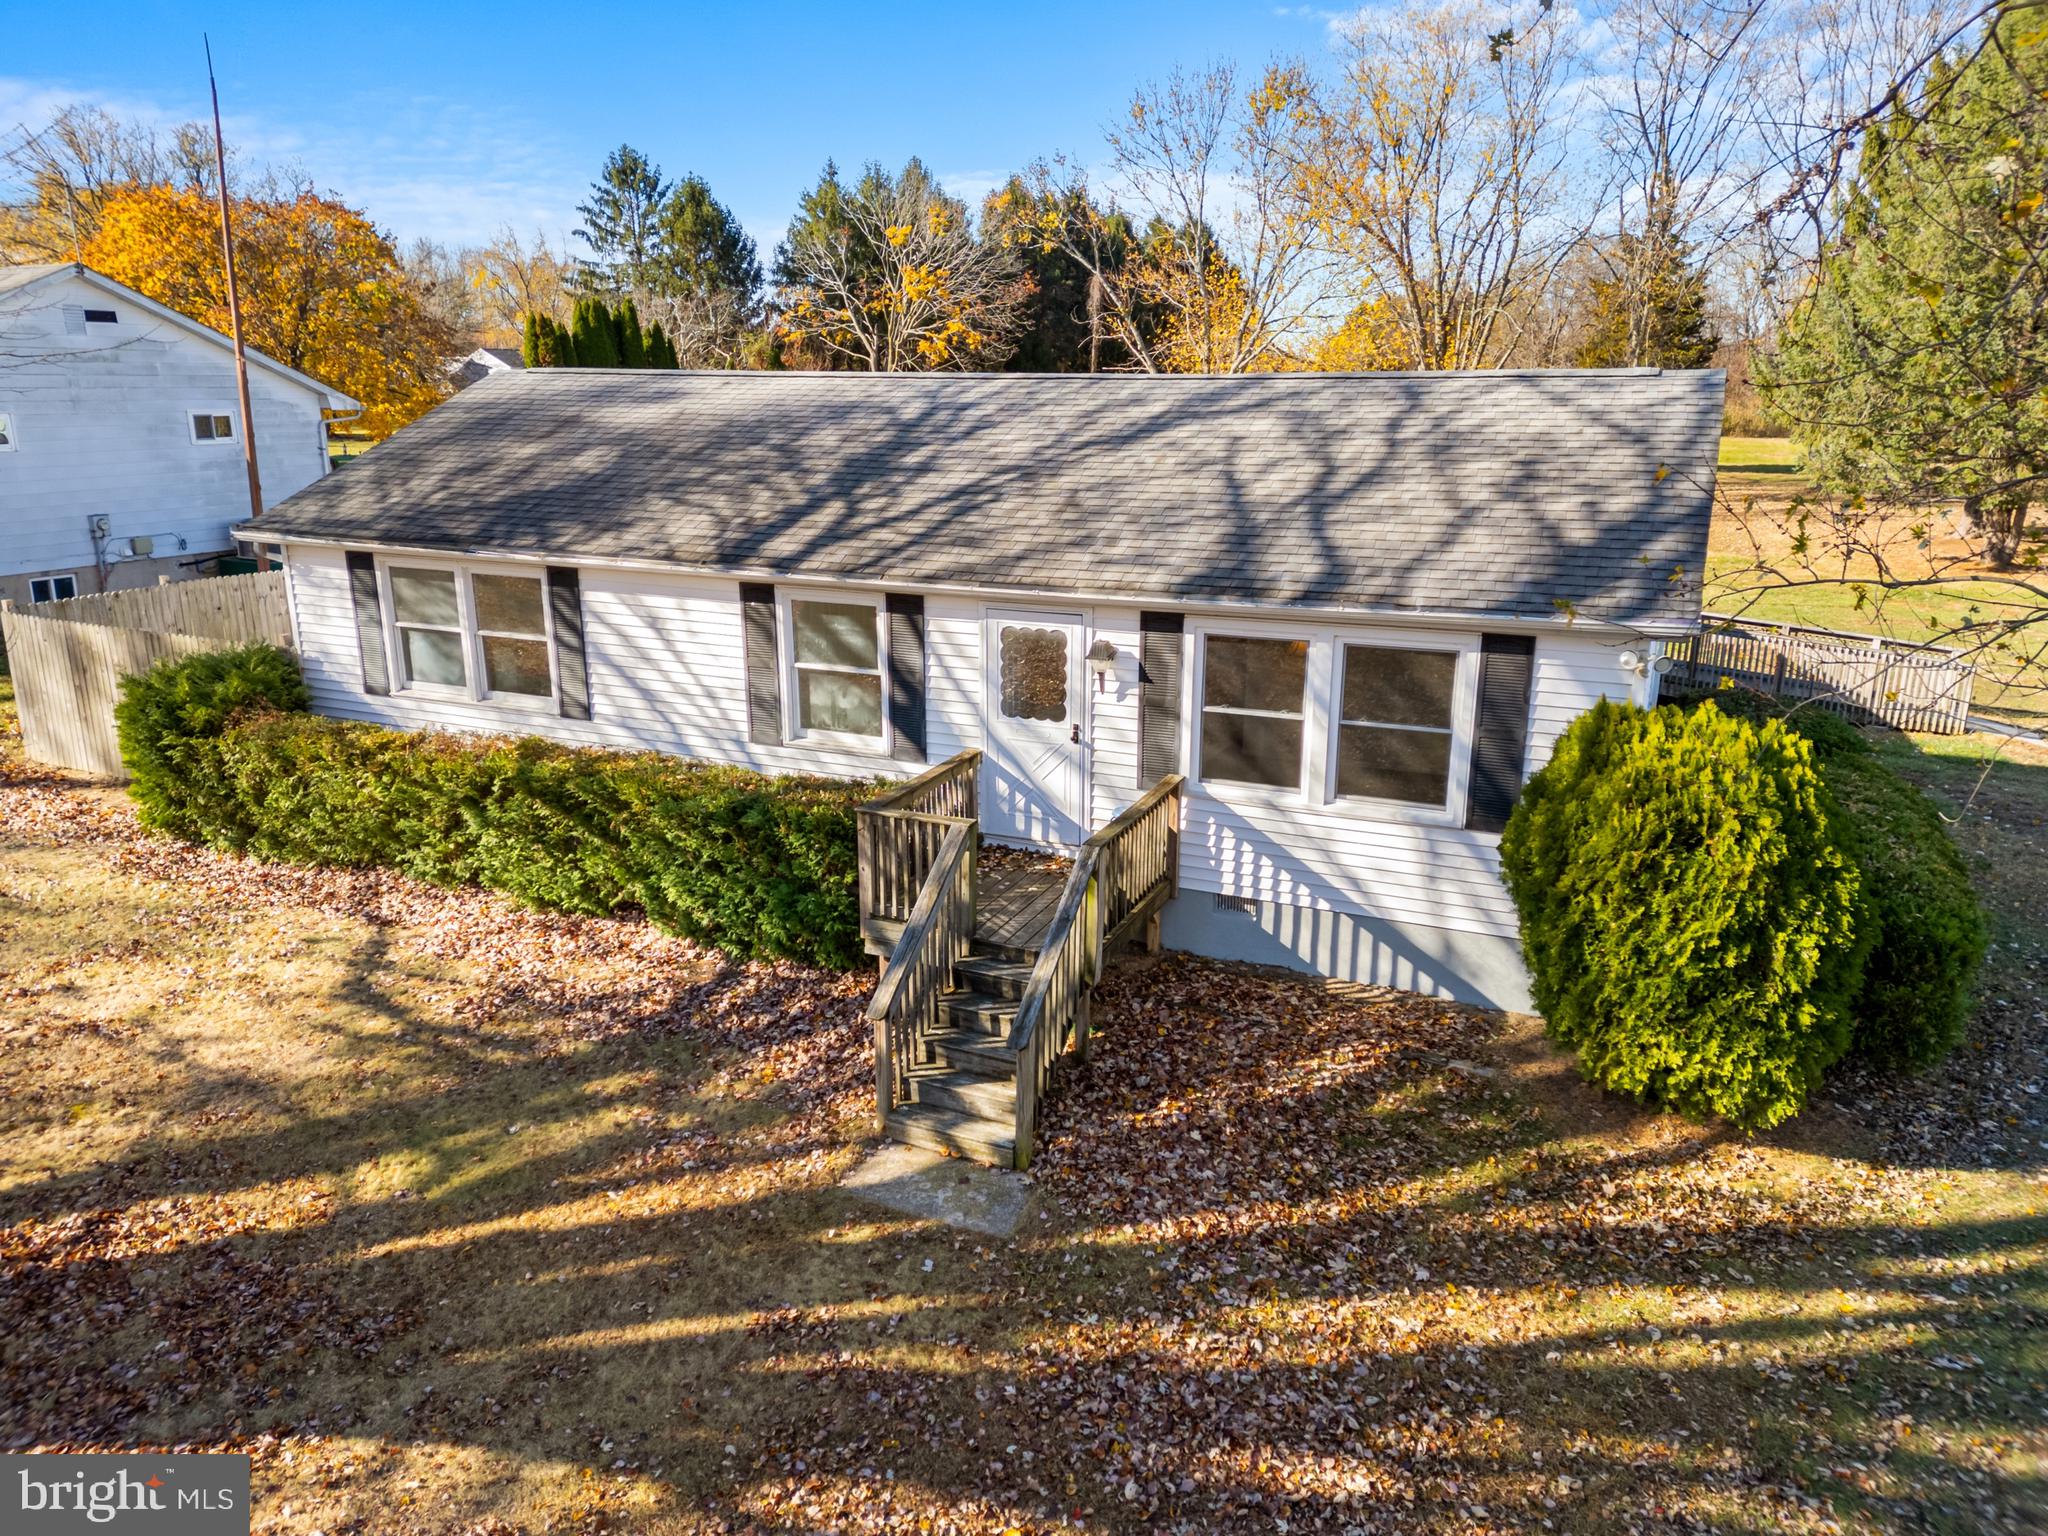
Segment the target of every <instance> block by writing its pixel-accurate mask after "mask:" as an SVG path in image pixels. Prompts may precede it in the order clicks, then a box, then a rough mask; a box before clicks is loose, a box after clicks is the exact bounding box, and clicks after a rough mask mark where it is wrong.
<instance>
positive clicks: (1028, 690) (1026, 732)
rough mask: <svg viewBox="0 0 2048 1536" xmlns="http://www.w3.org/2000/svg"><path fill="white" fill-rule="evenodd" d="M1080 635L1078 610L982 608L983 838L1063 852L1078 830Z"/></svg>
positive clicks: (1084, 702) (1083, 696) (1081, 788)
mask: <svg viewBox="0 0 2048 1536" xmlns="http://www.w3.org/2000/svg"><path fill="white" fill-rule="evenodd" d="M1083 633H1084V625H1083V622H1082V618H1081V615H1080V614H1078V613H1041V612H1038V611H1036V610H1031V611H1025V610H1022V609H1011V608H991V609H990V610H989V611H988V626H987V638H986V640H985V642H984V644H983V647H982V649H983V653H984V668H983V670H984V672H985V674H986V675H985V676H984V678H983V682H982V688H983V694H982V696H983V698H984V699H985V700H986V701H987V707H986V709H985V710H984V714H985V715H986V717H987V719H988V747H987V750H986V751H984V752H983V753H982V760H981V826H982V831H983V832H985V833H986V834H987V835H988V836H990V837H993V838H998V839H1002V840H1004V841H1009V842H1022V843H1040V844H1053V845H1057V846H1059V847H1063V848H1072V847H1074V846H1076V845H1077V844H1078V843H1080V841H1081V840H1082V838H1083V836H1085V834H1084V833H1083V831H1082V796H1083V795H1084V793H1085V791H1086V785H1087V773H1086V770H1085V766H1084V763H1085V759H1084V756H1083V754H1085V753H1086V752H1087V750H1088V748H1087V744H1086V741H1085V739H1084V738H1085V737H1086V736H1087V730H1086V726H1087V720H1086V718H1085V717H1086V715H1087V709H1088V695H1087V693H1086V691H1085V690H1084V689H1083V687H1082V678H1083V674H1084V673H1085V671H1086V668H1085V667H1084V666H1083V665H1082V663H1083V661H1084V659H1085V658H1084V656H1083V652H1084V651H1085V649H1086V646H1085V643H1084V641H1083V639H1082V636H1083Z"/></svg>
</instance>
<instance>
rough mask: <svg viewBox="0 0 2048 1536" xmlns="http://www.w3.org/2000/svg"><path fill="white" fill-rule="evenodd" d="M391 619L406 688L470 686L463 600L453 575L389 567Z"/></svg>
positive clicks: (442, 571) (398, 566)
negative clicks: (395, 633) (464, 638)
mask: <svg viewBox="0 0 2048 1536" xmlns="http://www.w3.org/2000/svg"><path fill="white" fill-rule="evenodd" d="M391 618H392V623H393V626H394V627H395V628H396V629H397V631H398V666H399V671H400V674H401V675H402V676H403V678H404V679H405V682H406V683H407V685H408V686H413V687H417V686H419V685H421V684H425V685H426V686H427V687H429V688H467V687H468V686H469V658H468V654H467V652H468V646H467V645H466V644H465V643H464V641H463V637H462V597H461V593H460V592H459V590H458V589H457V586H456V580H455V572H453V571H444V570H435V569H429V568H423V567H418V566H403V565H395V566H393V567H392V568H391Z"/></svg>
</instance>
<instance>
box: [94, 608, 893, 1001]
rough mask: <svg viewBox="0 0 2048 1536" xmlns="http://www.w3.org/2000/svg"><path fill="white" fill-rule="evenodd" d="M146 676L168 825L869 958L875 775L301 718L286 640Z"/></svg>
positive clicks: (147, 780) (524, 896) (146, 755)
mask: <svg viewBox="0 0 2048 1536" xmlns="http://www.w3.org/2000/svg"><path fill="white" fill-rule="evenodd" d="M125 690H126V694H127V697H126V699H125V700H124V702H123V704H122V706H121V709H120V711H119V718H120V726H121V740H122V752H123V755H124V757H126V758H127V760H128V762H129V764H130V767H131V771H133V772H135V773H136V780H135V786H134V793H135V797H136V800H137V802H138V805H139V808H140V813H141V817H142V820H143V822H144V823H145V824H146V825H148V826H151V827H154V828H157V829H160V830H163V831H166V832H171V833H174V834H175V835H177V836H180V837H184V838H187V839H189V840H192V841H195V842H204V843H207V844H210V845H212V846H214V847H220V848H227V849H233V850H236V851H238V852H243V853H246V854H249V855H251V856H253V857H256V858H263V859H278V860H287V861H290V862H294V863H305V864H327V865H363V866H383V867H387V868H391V869H396V870H400V871H402V872H404V873H406V874H408V875H412V876H414V877H416V878H419V879H422V880H428V881H432V882H434V883H436V884H441V885H460V884H475V885H484V886H490V887H492V888H494V889H497V890H501V891H504V892H506V893H507V894H509V895H511V896H513V897H515V898H517V899H518V900H521V901H524V902H527V903H529V904H530V905H533V906H537V907H544V908H550V909H554V910H558V911H565V912H576V913H583V914H589V915H602V914H606V913H611V912H616V911H620V910H622V909H629V908H638V909H641V910H644V911H645V912H646V913H647V915H648V916H649V918H651V919H652V920H653V921H654V922H656V923H657V924H659V925H660V926H662V927H663V928H665V929H668V930H669V931H671V932H675V933H680V934H683V935H685V936H687V937H689V938H692V939H696V940H699V941H701V942H703V943H707V944H712V945H715V946H717V947H719V948H721V949H724V950H727V951H729V952H731V953H733V954H736V955H740V956H743V957H751V956H763V955H780V956H788V957H790V958H793V959H799V960H804V961H809V962H813V963H817V964H824V965H833V966H839V967H850V966H853V965H855V964H858V963H859V961H860V958H861V944H860V935H859V922H858V911H857V907H856V902H855V896H854V873H855V840H854V810H855V807H856V806H857V805H858V804H859V803H860V801H861V800H863V799H865V798H867V797H868V796H869V795H871V794H872V793H873V792H874V786H872V785H870V784H859V783H846V782H843V781H839V780H828V779H811V778H794V777H791V778H774V777H770V776H767V775H764V774H759V773H754V772H751V771H749V770H747V769H742V768H728V767H722V766H717V765H711V764H703V763H690V762H684V761H681V760H679V759H676V758H670V757H663V756H661V755H659V754H656V753H651V752H649V753H615V752H602V751H595V750H586V749H576V748H569V747H562V746H557V745H555V744H553V743H550V742H544V741H538V740H535V739H532V738H525V739H519V740H511V739H480V738H468V737H456V736H448V735H438V734H432V733H416V732H404V731H393V730H386V729H383V728H381V727H377V726H372V725H365V724H361V723H358V722H354V721H344V720H329V719H324V718H320V717H316V716H312V715H306V714H298V713H285V712H283V711H289V710H294V709H299V708H303V705H304V700H305V696H304V690H303V686H302V685H301V684H300V682H299V679H298V674H297V670H296V667H295V665H294V664H293V662H292V659H291V658H290V657H289V656H288V655H286V654H285V653H283V652H281V651H275V650H271V649H269V648H267V647H261V648H252V649H250V650H247V651H238V652H223V653H215V654H212V655H207V656H200V657H192V658H189V659H185V660H179V661H173V662H167V663H164V664H162V665H160V666H158V667H157V668H156V669H154V670H153V671H152V672H150V673H149V674H147V675H146V676H144V677H142V678H138V679H131V680H130V681H129V682H128V683H127V684H126V685H125Z"/></svg>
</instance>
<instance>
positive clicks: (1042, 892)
mask: <svg viewBox="0 0 2048 1536" xmlns="http://www.w3.org/2000/svg"><path fill="white" fill-rule="evenodd" d="M1073 867H1074V864H1073V860H1071V859H1052V858H1042V857H1038V856H1035V855H1033V856H1026V857H1024V858H1019V857H1017V856H1015V855H1012V854H1008V853H1004V854H1000V855H997V856H996V857H993V858H990V859H987V860H986V861H985V862H984V863H983V864H982V866H981V868H980V870H979V871H978V872H977V874H976V877H975V884H976V885H977V886H978V887H979V889H978V891H977V893H976V902H975V907H976V912H975V917H976V920H975V924H974V937H975V939H976V941H977V942H979V943H982V944H987V945H990V946H992V947H994V948H996V949H1008V950H1014V951H1016V952H1017V953H1018V954H1020V955H1036V954H1037V953H1038V948H1039V946H1040V945H1041V944H1043V943H1044V942H1045V930H1046V928H1047V927H1048V926H1049V925H1050V924H1051V922H1052V914H1053V911H1054V909H1055V908H1057V907H1058V906H1059V904H1060V893H1061V892H1062V891H1064V890H1065V889H1066V886H1067V876H1068V874H1069V873H1071V872H1072V870H1073Z"/></svg>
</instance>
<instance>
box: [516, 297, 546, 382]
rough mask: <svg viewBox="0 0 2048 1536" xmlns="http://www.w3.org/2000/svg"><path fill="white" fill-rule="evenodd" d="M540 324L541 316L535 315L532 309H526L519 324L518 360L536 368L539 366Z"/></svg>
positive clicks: (541, 322) (541, 321)
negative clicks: (524, 315)
mask: <svg viewBox="0 0 2048 1536" xmlns="http://www.w3.org/2000/svg"><path fill="white" fill-rule="evenodd" d="M542 324H543V317H542V316H540V315H536V314H535V313H533V311H532V310H528V311H527V312H526V317H525V318H524V319H523V320H522V321H521V322H520V325H519V361H520V362H521V363H522V364H524V365H525V366H526V367H528V368H538V367H539V366H540V328H541V325H542Z"/></svg>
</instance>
